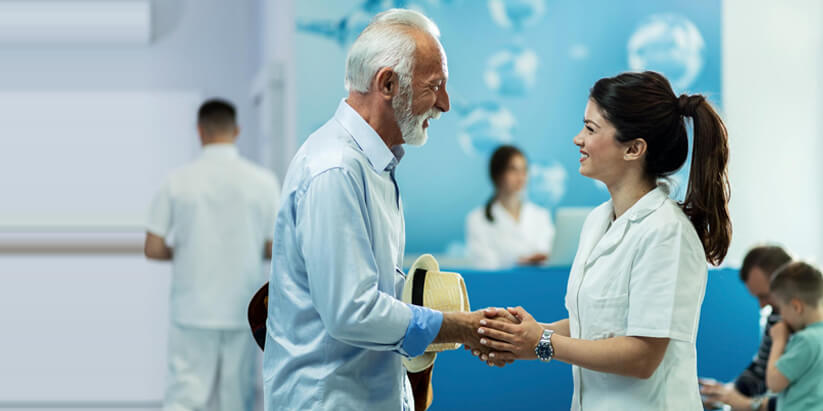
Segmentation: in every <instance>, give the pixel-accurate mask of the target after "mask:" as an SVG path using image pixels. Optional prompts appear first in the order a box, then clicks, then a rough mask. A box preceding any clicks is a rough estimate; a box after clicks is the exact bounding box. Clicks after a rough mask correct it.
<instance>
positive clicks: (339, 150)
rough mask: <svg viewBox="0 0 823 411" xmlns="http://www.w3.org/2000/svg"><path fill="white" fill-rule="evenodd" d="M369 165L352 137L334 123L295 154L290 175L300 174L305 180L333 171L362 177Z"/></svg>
mask: <svg viewBox="0 0 823 411" xmlns="http://www.w3.org/2000/svg"><path fill="white" fill-rule="evenodd" d="M367 163H368V160H367V159H366V157H365V155H364V154H363V152H362V150H360V148H359V147H358V146H357V143H355V141H354V139H353V138H352V137H351V135H350V134H349V133H348V132H347V131H346V130H345V129H344V128H343V127H342V126H340V124H339V123H338V122H337V121H336V120H334V119H331V120H329V121H328V122H327V123H326V124H324V125H323V126H322V127H320V128H319V129H317V131H315V132H314V133H312V134H311V135H310V136H309V137H308V138H307V139H306V141H305V142H304V143H303V145H302V146H301V147H300V149H299V150H298V151H297V154H295V157H294V160H293V161H292V164H291V165H290V166H289V173H292V172H297V173H299V174H300V175H301V177H302V178H301V179H303V180H305V179H312V178H314V177H316V176H318V175H320V174H323V173H325V172H327V171H329V170H333V169H342V170H344V171H347V172H351V173H354V174H360V173H362V172H363V166H364V165H367Z"/></svg>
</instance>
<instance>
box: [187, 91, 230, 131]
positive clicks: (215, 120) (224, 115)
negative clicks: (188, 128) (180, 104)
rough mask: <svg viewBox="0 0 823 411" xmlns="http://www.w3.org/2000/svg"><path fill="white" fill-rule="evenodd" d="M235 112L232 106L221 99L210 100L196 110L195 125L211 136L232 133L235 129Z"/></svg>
mask: <svg viewBox="0 0 823 411" xmlns="http://www.w3.org/2000/svg"><path fill="white" fill-rule="evenodd" d="M236 117H237V112H236V110H235V109H234V105H233V104H231V103H230V102H228V101H226V100H223V99H217V98H215V99H211V100H207V101H206V102H204V103H203V104H202V105H201V106H200V109H199V110H197V125H199V126H200V127H201V128H202V129H203V131H204V132H205V133H206V134H207V135H209V136H213V135H215V134H220V133H225V132H229V131H233V130H234V129H235V127H237V119H236Z"/></svg>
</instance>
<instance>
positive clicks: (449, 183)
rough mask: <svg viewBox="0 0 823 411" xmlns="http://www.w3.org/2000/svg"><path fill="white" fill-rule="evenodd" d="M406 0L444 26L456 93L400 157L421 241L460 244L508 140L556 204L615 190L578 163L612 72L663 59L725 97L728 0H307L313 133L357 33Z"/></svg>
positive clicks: (300, 41) (301, 116)
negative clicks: (587, 119)
mask: <svg viewBox="0 0 823 411" xmlns="http://www.w3.org/2000/svg"><path fill="white" fill-rule="evenodd" d="M395 6H396V7H412V8H417V9H420V10H422V11H423V12H424V13H426V14H427V15H428V16H430V17H431V18H432V19H433V20H434V21H435V22H436V23H437V24H438V25H439V26H440V29H441V32H442V38H441V39H442V42H443V45H444V47H445V49H446V52H447V54H448V59H449V69H450V78H449V82H448V85H447V90H448V91H449V93H450V95H451V97H452V111H451V112H450V113H446V114H445V115H444V116H443V117H442V118H441V119H440V120H437V121H435V122H433V123H432V126H431V127H430V129H429V142H428V143H427V144H426V145H425V146H424V147H422V148H410V149H409V150H407V155H406V157H405V158H404V159H403V162H402V163H401V166H400V167H399V168H398V180H399V184H400V188H401V191H402V194H403V197H404V204H405V207H406V221H407V224H406V232H407V243H406V244H407V246H406V249H407V251H408V252H412V253H417V252H430V253H442V252H445V251H446V250H447V249H448V248H449V247H450V245H451V246H452V249H459V248H460V247H459V243H461V242H462V241H463V236H464V219H465V216H466V214H467V213H468V212H469V211H470V210H471V209H472V208H474V207H477V206H479V205H481V204H482V203H484V202H485V201H486V199H487V198H488V196H489V195H490V194H491V186H490V183H489V182H488V177H487V161H488V155H489V153H490V151H491V150H492V149H493V148H494V147H495V146H496V145H497V144H500V143H503V142H507V141H510V142H512V143H514V144H516V145H519V146H520V147H522V148H523V149H524V150H525V151H526V153H527V155H528V157H529V159H530V163H531V170H530V172H531V180H530V184H529V189H528V195H529V197H530V199H531V200H532V201H534V202H536V203H538V204H540V205H543V206H545V207H548V208H550V209H554V208H555V207H557V206H594V205H597V204H599V203H601V202H603V201H605V200H606V199H607V198H608V194H607V193H606V192H605V190H604V189H603V188H602V187H600V186H598V185H597V184H596V183H595V182H594V181H592V180H590V179H587V178H585V177H582V176H580V175H579V174H578V172H577V168H578V157H579V154H578V152H577V149H576V148H575V146H574V145H573V144H572V142H571V140H572V138H573V137H574V135H575V134H577V132H578V131H579V130H580V128H581V127H582V117H583V109H584V107H585V103H586V99H587V94H588V90H589V88H590V87H591V86H592V84H593V83H594V82H595V81H596V80H597V79H598V78H601V77H604V76H611V75H615V74H617V73H620V72H622V71H627V70H637V69H653V70H658V71H662V72H663V73H664V74H666V75H667V76H669V78H670V79H671V80H673V83H674V84H675V86H676V91H677V92H681V91H694V92H703V93H706V94H707V95H708V96H709V97H710V99H711V100H712V101H713V102H714V103H715V104H720V103H721V101H720V89H721V84H720V78H721V73H720V64H721V61H720V56H721V49H720V45H721V41H720V22H721V14H720V13H721V2H719V1H716V0H700V1H695V0H633V1H620V2H616V1H613V0H586V1H565V0H562V1H561V0H489V1H479V0H462V1H461V0H417V1H402V0H365V1H364V0H335V1H331V0H325V1H324V0H300V1H299V2H297V10H296V14H297V24H298V34H297V65H298V76H297V82H298V85H297V90H298V135H299V136H300V138H301V139H305V138H306V137H307V136H308V135H309V134H310V133H311V132H312V131H313V130H315V129H316V128H317V127H319V126H320V125H322V124H323V123H324V122H325V121H326V120H327V119H328V118H329V117H330V116H331V115H332V114H333V113H334V110H335V108H336V106H337V104H338V103H339V102H340V99H342V98H343V97H345V90H344V89H343V77H344V70H345V64H344V62H345V57H346V52H347V50H348V47H349V45H350V44H351V42H352V41H353V40H354V38H355V37H356V35H357V34H358V33H359V32H360V30H362V28H363V27H365V25H366V24H367V23H368V21H369V19H370V18H371V17H372V16H373V15H374V14H375V13H377V12H379V11H381V10H383V9H386V8H388V7H395ZM678 178H679V179H681V180H682V181H684V178H685V173H681V174H680V175H679V177H678Z"/></svg>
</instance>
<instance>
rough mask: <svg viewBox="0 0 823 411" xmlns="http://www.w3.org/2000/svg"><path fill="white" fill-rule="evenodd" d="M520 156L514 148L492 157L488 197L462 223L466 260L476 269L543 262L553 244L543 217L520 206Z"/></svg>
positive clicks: (523, 176) (523, 160) (523, 164)
mask: <svg viewBox="0 0 823 411" xmlns="http://www.w3.org/2000/svg"><path fill="white" fill-rule="evenodd" d="M527 166H528V164H527V162H526V156H524V155H523V153H522V152H521V151H520V150H519V149H517V148H516V147H514V146H508V145H505V146H500V147H499V148H497V150H495V152H494V154H492V157H491V161H490V164H489V174H490V175H491V180H492V183H494V189H495V190H494V195H492V197H491V199H489V201H488V203H486V205H485V206H484V207H478V208H477V209H475V210H473V211H472V212H471V213H469V216H468V217H467V218H466V247H467V250H468V257H469V258H470V259H471V261H472V263H473V264H474V266H475V267H476V268H481V269H487V270H494V269H500V268H509V267H513V266H515V265H539V264H542V263H544V262H546V261H547V260H548V258H549V252H550V251H551V245H552V240H553V238H554V225H553V224H552V219H551V216H550V215H549V211H548V210H546V209H544V208H541V207H538V206H537V205H534V204H532V203H530V202H528V201H524V200H523V188H524V187H525V185H526V180H527V178H528V176H527V169H528V168H527Z"/></svg>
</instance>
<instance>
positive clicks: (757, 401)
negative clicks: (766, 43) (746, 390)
mask: <svg viewBox="0 0 823 411" xmlns="http://www.w3.org/2000/svg"><path fill="white" fill-rule="evenodd" d="M765 398H766V397H755V398H752V404H751V409H752V410H753V411H758V410H759V409H760V407H761V406H762V405H763V400H764V399H765Z"/></svg>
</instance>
